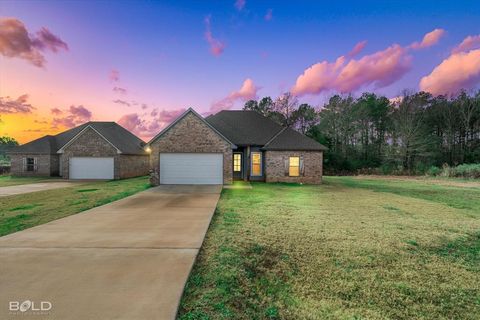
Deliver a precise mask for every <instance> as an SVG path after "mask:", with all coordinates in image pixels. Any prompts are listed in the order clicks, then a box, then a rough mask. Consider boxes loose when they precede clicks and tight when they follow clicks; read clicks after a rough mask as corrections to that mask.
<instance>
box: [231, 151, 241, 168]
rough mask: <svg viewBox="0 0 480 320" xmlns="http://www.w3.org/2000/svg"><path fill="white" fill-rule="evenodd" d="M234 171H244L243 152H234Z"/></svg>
mask: <svg viewBox="0 0 480 320" xmlns="http://www.w3.org/2000/svg"><path fill="white" fill-rule="evenodd" d="M233 171H234V172H240V171H242V154H241V153H234V154H233Z"/></svg>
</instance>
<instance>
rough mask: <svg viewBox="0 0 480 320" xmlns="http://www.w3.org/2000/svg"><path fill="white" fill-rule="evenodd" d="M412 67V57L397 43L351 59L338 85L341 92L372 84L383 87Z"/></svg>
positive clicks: (342, 72)
mask: <svg viewBox="0 0 480 320" xmlns="http://www.w3.org/2000/svg"><path fill="white" fill-rule="evenodd" d="M410 69H411V57H410V56H408V55H407V53H406V50H405V49H404V48H402V47H401V46H399V45H397V44H395V45H393V46H390V47H388V48H387V49H385V50H383V51H378V52H375V53H373V54H371V55H366V56H364V57H362V58H361V59H359V60H355V59H352V60H350V61H349V62H348V63H347V64H346V65H345V67H343V68H342V70H341V72H340V74H339V75H338V78H337V79H336V80H337V81H336V87H337V89H338V91H340V92H351V91H355V90H357V89H359V88H361V87H363V86H365V85H371V84H373V85H375V87H377V88H383V87H386V86H388V85H390V84H392V83H393V82H395V81H396V80H398V79H400V78H401V77H402V76H403V75H404V74H405V73H407V71H409V70H410Z"/></svg>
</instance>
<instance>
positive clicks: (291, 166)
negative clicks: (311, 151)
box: [288, 157, 300, 177]
mask: <svg viewBox="0 0 480 320" xmlns="http://www.w3.org/2000/svg"><path fill="white" fill-rule="evenodd" d="M288 175H289V176H290V177H298V176H299V175H300V157H290V158H289V159H288Z"/></svg>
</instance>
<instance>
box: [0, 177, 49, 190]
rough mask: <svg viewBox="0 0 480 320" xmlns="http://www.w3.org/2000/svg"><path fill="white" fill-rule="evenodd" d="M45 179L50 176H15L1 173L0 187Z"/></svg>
mask: <svg viewBox="0 0 480 320" xmlns="http://www.w3.org/2000/svg"><path fill="white" fill-rule="evenodd" d="M47 179H50V177H15V176H10V175H2V176H0V187H8V186H17V185H20V184H29V183H36V182H40V181H45V180H47Z"/></svg>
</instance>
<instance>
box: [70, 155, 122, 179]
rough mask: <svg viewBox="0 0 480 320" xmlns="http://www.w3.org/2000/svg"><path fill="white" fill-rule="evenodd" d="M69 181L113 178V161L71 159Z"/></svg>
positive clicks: (98, 158) (88, 158) (82, 158)
mask: <svg viewBox="0 0 480 320" xmlns="http://www.w3.org/2000/svg"><path fill="white" fill-rule="evenodd" d="M69 178H70V179H102V180H111V179H113V178H114V159H113V158H112V157H108V158H103V157H72V158H70V160H69Z"/></svg>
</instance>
